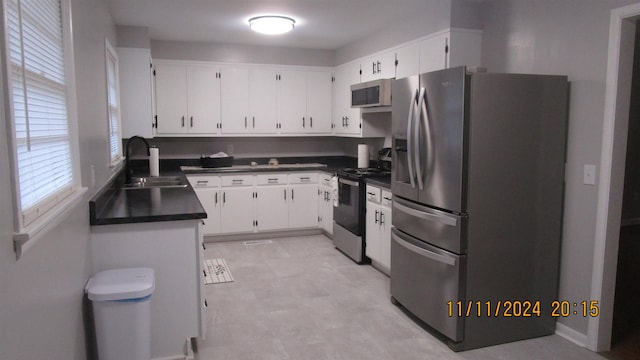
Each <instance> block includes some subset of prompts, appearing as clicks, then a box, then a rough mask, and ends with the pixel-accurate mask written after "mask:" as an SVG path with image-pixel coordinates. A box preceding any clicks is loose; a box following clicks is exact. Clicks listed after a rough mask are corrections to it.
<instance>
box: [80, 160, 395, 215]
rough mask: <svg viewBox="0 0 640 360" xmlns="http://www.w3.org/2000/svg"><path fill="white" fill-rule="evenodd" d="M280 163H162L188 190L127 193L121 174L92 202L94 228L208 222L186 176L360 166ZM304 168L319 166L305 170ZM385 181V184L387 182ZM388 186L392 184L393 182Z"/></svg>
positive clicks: (139, 168)
mask: <svg viewBox="0 0 640 360" xmlns="http://www.w3.org/2000/svg"><path fill="white" fill-rule="evenodd" d="M278 160H279V163H280V165H279V166H278V167H267V166H265V165H266V164H267V163H268V161H269V158H238V159H234V161H233V164H234V165H235V168H234V167H231V168H225V169H222V168H221V169H202V168H200V169H195V167H198V166H199V165H200V160H199V159H160V169H161V170H162V173H161V175H163V176H166V175H174V176H181V177H182V178H183V180H184V182H185V183H186V184H188V185H187V187H185V188H152V189H135V190H123V189H122V184H123V183H124V171H121V173H120V174H119V175H118V176H116V177H115V178H114V179H113V180H112V181H111V182H110V183H108V184H106V185H105V186H104V187H103V188H102V189H101V190H100V191H99V192H98V193H97V194H96V195H95V196H94V197H93V198H92V199H91V200H90V201H89V213H90V223H91V225H111V224H129V223H143V222H156V221H174V220H189V219H205V218H206V217H207V213H206V212H205V210H204V208H203V207H202V204H200V201H199V200H198V197H197V196H196V193H195V191H194V190H193V188H192V187H191V185H190V184H189V182H188V181H187V180H186V175H185V174H187V173H188V174H206V173H220V174H223V173H229V172H231V173H238V172H282V171H323V172H326V173H329V174H333V173H335V172H336V170H338V169H342V168H345V167H355V166H357V159H356V158H352V157H348V156H327V157H291V158H279V159H278ZM251 162H256V163H258V164H261V165H262V166H258V167H251V166H248V165H250V164H251ZM371 163H372V164H371V166H375V161H372V162H371ZM303 164H317V165H312V166H310V167H305V166H304V165H303ZM320 164H322V166H320ZM238 165H239V166H238ZM131 167H132V169H133V171H134V173H135V174H148V173H149V168H148V161H147V160H146V159H143V160H135V159H132V161H131ZM181 167H189V169H188V170H185V171H181ZM381 181H383V183H384V181H385V180H384V179H383V180H381ZM388 182H389V183H390V179H389V180H388ZM380 186H383V185H380ZM387 187H388V186H387Z"/></svg>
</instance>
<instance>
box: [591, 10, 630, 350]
mask: <svg viewBox="0 0 640 360" xmlns="http://www.w3.org/2000/svg"><path fill="white" fill-rule="evenodd" d="M638 19H640V3H637V4H633V5H628V6H625V7H622V8H618V9H614V10H612V11H611V23H610V28H609V30H610V32H609V51H608V62H607V81H606V93H605V113H604V124H603V136H602V154H601V173H600V187H599V192H598V208H597V218H596V242H595V249H594V262H593V265H594V269H593V277H592V287H591V298H592V299H594V300H598V301H599V302H600V310H601V311H600V315H599V316H598V317H592V318H589V320H588V332H587V347H588V348H589V349H590V350H592V351H608V350H609V349H610V347H611V344H612V330H613V326H612V325H613V323H614V321H613V319H614V299H615V298H616V297H618V298H619V299H625V297H626V296H629V294H620V295H619V296H618V295H617V294H616V269H617V267H618V255H619V254H620V255H621V257H620V260H621V265H620V266H621V267H620V275H621V277H622V278H621V279H620V281H622V282H623V284H626V283H627V282H628V281H629V280H628V279H625V278H624V277H625V274H626V275H628V273H627V270H626V268H625V267H627V266H628V265H626V263H627V260H626V255H627V252H628V251H631V249H629V248H628V247H627V246H626V245H625V243H626V241H625V240H624V239H625V238H626V236H628V235H627V232H626V230H628V229H626V228H627V227H626V226H625V229H624V230H625V231H621V230H623V229H622V216H621V215H622V207H623V205H622V204H623V189H624V184H625V167H626V165H627V164H626V160H627V157H626V155H627V136H628V134H629V132H631V131H633V130H632V129H630V128H629V124H630V122H635V123H637V122H638V121H639V120H638V119H630V117H629V115H630V109H631V101H630V100H631V89H632V77H633V74H634V48H635V43H636V38H637V36H636V34H637V30H636V29H637V26H636V25H637V20H638ZM635 73H636V74H637V73H638V71H635ZM635 125H637V124H633V125H632V126H635ZM632 146H635V145H632ZM636 152H637V151H636ZM637 166H638V163H635V165H630V168H635V167H637ZM632 193H633V190H629V192H628V194H632ZM629 196H631V195H629ZM625 220H628V219H625ZM625 225H627V224H626V223H625ZM623 232H624V234H622V233H623ZM621 234H622V235H623V237H622V238H621ZM619 245H620V247H619ZM636 284H637V282H636ZM625 287H627V288H628V285H620V286H619V288H620V291H623V292H624V291H626V290H629V289H627V288H625ZM630 296H634V295H633V294H631V295H630ZM616 306H617V307H618V309H617V310H618V316H617V326H618V327H617V328H616V332H617V333H616V336H619V334H621V333H624V331H623V332H620V330H621V329H623V328H625V327H626V328H627V329H631V328H634V327H635V326H634V325H633V323H629V324H627V325H619V324H620V319H621V316H628V317H633V315H632V314H630V313H628V314H626V315H623V314H621V313H620V311H621V310H622V309H623V308H622V307H623V306H624V304H620V305H618V304H616ZM621 306H622V307H621ZM620 326H622V327H620ZM627 333H628V331H627ZM618 339H619V338H616V339H615V340H616V341H617V340H618ZM617 343H618V344H619V342H617Z"/></svg>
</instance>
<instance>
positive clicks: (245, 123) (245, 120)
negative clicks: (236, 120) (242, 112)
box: [244, 116, 247, 129]
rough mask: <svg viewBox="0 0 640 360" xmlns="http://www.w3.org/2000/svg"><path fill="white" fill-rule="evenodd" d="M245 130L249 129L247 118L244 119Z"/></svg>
mask: <svg viewBox="0 0 640 360" xmlns="http://www.w3.org/2000/svg"><path fill="white" fill-rule="evenodd" d="M244 128H245V129H246V128H247V117H246V116H245V117H244Z"/></svg>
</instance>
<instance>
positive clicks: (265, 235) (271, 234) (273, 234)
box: [204, 228, 325, 243]
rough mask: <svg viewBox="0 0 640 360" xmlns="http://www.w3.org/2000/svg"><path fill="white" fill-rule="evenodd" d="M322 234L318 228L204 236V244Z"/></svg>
mask: <svg viewBox="0 0 640 360" xmlns="http://www.w3.org/2000/svg"><path fill="white" fill-rule="evenodd" d="M324 233H325V232H324V231H323V230H321V229H318V228H315V229H302V230H287V231H265V232H256V233H244V234H230V235H215V236H205V237H204V242H205V243H212V242H221V241H244V240H257V239H275V238H281V237H293V236H308V235H319V234H324Z"/></svg>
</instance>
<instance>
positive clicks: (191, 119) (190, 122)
mask: <svg viewBox="0 0 640 360" xmlns="http://www.w3.org/2000/svg"><path fill="white" fill-rule="evenodd" d="M189 127H193V116H192V117H191V118H190V119H189Z"/></svg>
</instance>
